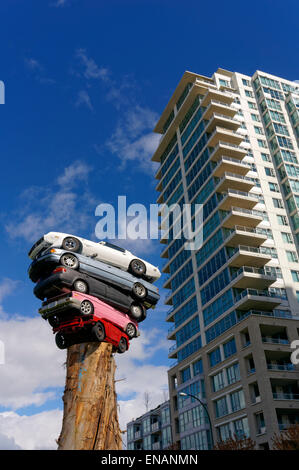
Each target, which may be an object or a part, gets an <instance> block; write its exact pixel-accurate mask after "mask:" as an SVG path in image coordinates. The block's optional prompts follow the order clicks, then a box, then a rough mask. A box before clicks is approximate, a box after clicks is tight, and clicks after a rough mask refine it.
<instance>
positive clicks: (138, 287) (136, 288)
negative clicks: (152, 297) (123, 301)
mask: <svg viewBox="0 0 299 470" xmlns="http://www.w3.org/2000/svg"><path fill="white" fill-rule="evenodd" d="M133 294H134V295H135V297H137V298H138V299H144V298H145V297H146V295H147V290H146V288H145V287H144V285H143V284H141V283H140V282H135V284H134V285H133Z"/></svg>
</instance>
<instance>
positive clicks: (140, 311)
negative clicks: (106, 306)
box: [130, 303, 146, 322]
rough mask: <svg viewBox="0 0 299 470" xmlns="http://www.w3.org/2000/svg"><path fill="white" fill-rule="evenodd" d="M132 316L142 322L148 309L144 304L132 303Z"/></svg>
mask: <svg viewBox="0 0 299 470" xmlns="http://www.w3.org/2000/svg"><path fill="white" fill-rule="evenodd" d="M130 316H131V317H132V318H134V320H136V321H137V322H141V321H143V320H145V319H146V309H145V307H144V306H143V305H140V304H137V303H132V305H131V307H130Z"/></svg>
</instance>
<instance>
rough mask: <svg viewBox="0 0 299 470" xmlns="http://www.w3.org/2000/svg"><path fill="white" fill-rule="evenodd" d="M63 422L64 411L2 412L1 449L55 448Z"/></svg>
mask: <svg viewBox="0 0 299 470" xmlns="http://www.w3.org/2000/svg"><path fill="white" fill-rule="evenodd" d="M61 424H62V411H60V410H51V411H44V412H42V413H37V414H34V415H30V416H26V415H22V416H21V415H19V414H17V413H15V412H12V411H9V412H5V413H0V449H2V450H9V449H23V450H54V449H57V443H56V439H57V438H58V437H59V433H60V429H61Z"/></svg>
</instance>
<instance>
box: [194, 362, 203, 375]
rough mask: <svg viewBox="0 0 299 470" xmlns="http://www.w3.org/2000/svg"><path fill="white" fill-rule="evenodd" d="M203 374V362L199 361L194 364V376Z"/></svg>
mask: <svg viewBox="0 0 299 470" xmlns="http://www.w3.org/2000/svg"><path fill="white" fill-rule="evenodd" d="M202 373H203V367H202V360H201V359H199V360H198V361H196V362H194V363H193V375H194V376H196V375H199V374H202Z"/></svg>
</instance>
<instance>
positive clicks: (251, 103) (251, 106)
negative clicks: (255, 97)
mask: <svg viewBox="0 0 299 470" xmlns="http://www.w3.org/2000/svg"><path fill="white" fill-rule="evenodd" d="M247 103H248V106H249V108H250V109H257V106H256V104H255V103H253V102H252V101H247Z"/></svg>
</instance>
